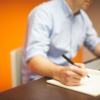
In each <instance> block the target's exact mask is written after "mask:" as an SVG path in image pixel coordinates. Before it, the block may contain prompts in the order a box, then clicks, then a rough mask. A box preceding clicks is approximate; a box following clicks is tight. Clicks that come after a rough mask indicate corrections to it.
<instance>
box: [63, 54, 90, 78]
mask: <svg viewBox="0 0 100 100" xmlns="http://www.w3.org/2000/svg"><path fill="white" fill-rule="evenodd" d="M62 56H63V57H64V58H65V59H66V60H67V61H68V62H69V63H71V64H72V65H74V66H76V67H78V66H77V65H76V64H75V63H73V62H72V61H71V60H70V59H69V58H68V57H66V56H65V55H64V54H63V55H62ZM87 77H88V78H90V76H89V75H87Z"/></svg>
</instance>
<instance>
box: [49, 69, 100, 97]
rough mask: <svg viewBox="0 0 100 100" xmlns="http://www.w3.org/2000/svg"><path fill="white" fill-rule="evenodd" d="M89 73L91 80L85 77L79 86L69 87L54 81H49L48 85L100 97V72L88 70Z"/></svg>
mask: <svg viewBox="0 0 100 100" xmlns="http://www.w3.org/2000/svg"><path fill="white" fill-rule="evenodd" d="M87 71H88V72H89V74H88V75H89V76H90V78H88V77H85V78H84V79H82V80H81V82H80V85H79V86H67V85H64V84H62V83H60V82H59V81H57V80H54V79H49V80H47V83H50V84H52V85H56V86H59V87H62V88H66V89H70V90H74V91H77V92H81V93H84V94H88V95H91V96H99V95H100V71H97V70H93V69H87Z"/></svg>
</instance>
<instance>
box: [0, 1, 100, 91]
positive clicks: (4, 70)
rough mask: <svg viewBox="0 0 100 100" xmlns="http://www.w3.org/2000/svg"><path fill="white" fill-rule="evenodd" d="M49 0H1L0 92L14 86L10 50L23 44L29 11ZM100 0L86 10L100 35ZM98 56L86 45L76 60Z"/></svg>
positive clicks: (84, 60)
mask: <svg viewBox="0 0 100 100" xmlns="http://www.w3.org/2000/svg"><path fill="white" fill-rule="evenodd" d="M45 1H49V0H0V34H1V36H0V44H1V45H0V92H2V91H5V90H7V89H10V88H12V83H11V63H10V52H11V51H12V50H14V49H16V48H20V47H22V46H23V41H24V36H25V31H26V25H27V18H28V14H29V12H30V11H31V10H32V9H33V8H34V7H35V6H37V5H39V4H41V3H43V2H45ZM99 9H100V0H94V2H93V3H92V5H91V6H90V7H89V9H88V10H87V11H86V12H87V14H88V15H89V17H90V19H91V20H92V22H93V26H94V28H95V29H96V31H97V33H98V36H99V37H100V27H99V26H100V11H99ZM94 58H96V57H95V56H94V55H93V54H92V53H90V52H89V51H88V50H87V49H86V48H85V47H84V46H83V47H82V48H81V50H80V51H79V53H78V55H77V56H76V57H75V58H74V59H73V61H74V62H78V63H79V62H86V61H88V60H91V59H94Z"/></svg>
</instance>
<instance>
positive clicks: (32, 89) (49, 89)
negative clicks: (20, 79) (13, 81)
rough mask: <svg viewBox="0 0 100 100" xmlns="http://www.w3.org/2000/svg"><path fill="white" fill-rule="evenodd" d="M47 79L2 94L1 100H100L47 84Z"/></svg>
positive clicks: (0, 95) (99, 97) (0, 94)
mask: <svg viewBox="0 0 100 100" xmlns="http://www.w3.org/2000/svg"><path fill="white" fill-rule="evenodd" d="M46 80H47V78H42V79H39V80H36V81H31V82H29V83H27V84H24V85H21V86H18V87H15V88H12V89H10V90H7V91H4V92H1V93H0V100H100V96H98V97H92V96H89V95H85V94H82V93H78V92H74V91H71V90H67V89H64V88H60V87H57V86H53V85H50V84H47V83H46Z"/></svg>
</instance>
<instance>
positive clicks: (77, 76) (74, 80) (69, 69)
mask: <svg viewBox="0 0 100 100" xmlns="http://www.w3.org/2000/svg"><path fill="white" fill-rule="evenodd" d="M76 65H77V66H78V67H76V66H73V65H68V66H65V67H63V68H62V69H61V70H60V71H59V73H58V77H57V80H59V81H60V82H61V83H63V84H65V85H69V86H77V85H79V83H80V81H81V79H82V78H84V77H85V76H86V75H87V74H88V72H87V71H86V69H85V65H84V64H78V63H76Z"/></svg>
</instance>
